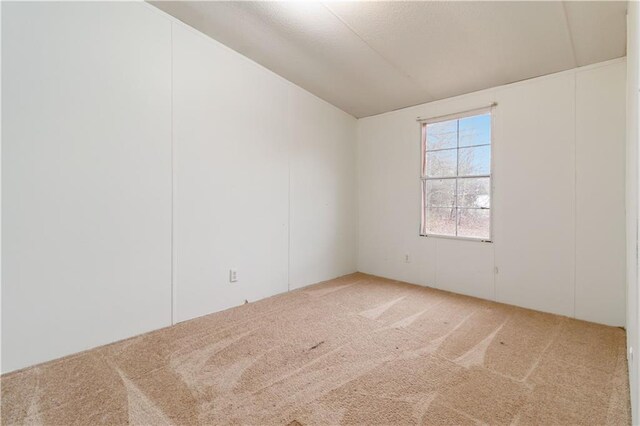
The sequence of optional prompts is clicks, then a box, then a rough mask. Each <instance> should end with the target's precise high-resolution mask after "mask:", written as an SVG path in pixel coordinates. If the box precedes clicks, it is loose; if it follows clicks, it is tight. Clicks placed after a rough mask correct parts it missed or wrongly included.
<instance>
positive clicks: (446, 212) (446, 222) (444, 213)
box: [425, 207, 456, 235]
mask: <svg viewBox="0 0 640 426" xmlns="http://www.w3.org/2000/svg"><path fill="white" fill-rule="evenodd" d="M425 231H426V233H427V234H438V235H456V209H455V208H437V207H436V208H428V209H427V226H426V227H425Z"/></svg>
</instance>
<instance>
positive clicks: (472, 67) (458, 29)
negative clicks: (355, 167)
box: [151, 1, 627, 117]
mask: <svg viewBox="0 0 640 426" xmlns="http://www.w3.org/2000/svg"><path fill="white" fill-rule="evenodd" d="M151 3H152V4H154V5H155V6H157V7H158V8H160V9H162V10H164V11H165V12H167V13H169V14H171V15H173V16H175V17H176V18H178V19H180V20H181V21H183V22H185V23H187V24H189V25H191V26H192V27H194V28H196V29H198V30H200V31H201V32H203V33H205V34H207V35H209V36H211V37H212V38H214V39H216V40H218V41H220V42H221V43H223V44H225V45H227V46H229V47H231V48H232V49H234V50H236V51H238V52H240V53H241V54H243V55H245V56H247V57H249V58H251V59H253V60H254V61H256V62H258V63H259V64H261V65H263V66H265V67H266V68H269V69H271V70H272V71H274V72H275V73H277V74H280V75H281V76H283V77H284V78H286V79H288V80H290V81H292V82H294V83H295V84H297V85H299V86H301V87H303V88H305V89H306V90H308V91H310V92H311V93H314V94H315V95H317V96H319V97H320V98H322V99H325V100H326V101H328V102H330V103H332V104H334V105H336V106H337V107H339V108H341V109H343V110H344V111H346V112H348V113H350V114H352V115H353V116H355V117H365V116H369V115H374V114H378V113H382V112H386V111H391V110H394V109H398V108H402V107H406V106H410V105H415V104H419V103H424V102H429V101H433V100H437V99H443V98H448V97H451V96H455V95H460V94H463V93H469V92H473V91H476V90H480V89H485V88H489V87H494V86H498V85H502V84H507V83H512V82H515V81H519V80H524V79H528V78H532V77H537V76H541V75H545V74H549V73H553V72H557V71H562V70H566V69H570V68H574V67H578V66H583V65H588V64H592V63H595V62H600V61H605V60H608V59H613V58H618V57H621V56H624V55H625V49H626V47H625V46H626V41H625V40H626V16H625V11H626V6H627V5H626V2H618V1H602V2H599V1H598V2H559V1H557V2H516V1H514V2H402V1H392V2H333V1H331V2H313V1H298V2H201V1H159V2H151Z"/></svg>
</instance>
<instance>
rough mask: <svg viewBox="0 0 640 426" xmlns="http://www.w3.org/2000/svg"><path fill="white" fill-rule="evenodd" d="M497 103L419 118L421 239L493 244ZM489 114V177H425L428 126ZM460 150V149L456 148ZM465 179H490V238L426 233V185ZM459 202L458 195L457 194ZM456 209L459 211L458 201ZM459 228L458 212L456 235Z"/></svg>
mask: <svg viewBox="0 0 640 426" xmlns="http://www.w3.org/2000/svg"><path fill="white" fill-rule="evenodd" d="M496 106H497V104H496V103H493V104H491V105H489V106H487V107H481V108H475V109H471V110H467V111H462V112H458V113H454V114H448V115H442V116H438V117H431V118H418V120H417V121H418V123H419V125H420V194H421V196H420V198H421V201H420V232H419V235H420V236H421V237H430V238H447V239H453V240H466V241H478V242H483V243H492V242H493V218H494V214H493V213H494V212H493V210H494V203H493V200H494V198H493V194H494V179H495V176H494V173H493V162H494V150H495V132H494V128H495V125H494V123H495V107H496ZM486 113H489V114H490V116H491V142H490V146H491V159H490V161H489V174H488V175H478V176H475V175H474V176H464V177H462V178H460V177H459V176H458V175H456V176H452V177H445V178H443V177H427V176H425V165H426V164H425V162H426V159H427V156H426V150H427V144H426V136H427V124H433V123H440V122H443V121H450V120H456V119H461V118H466V117H472V116H475V115H482V114H486ZM456 149H459V147H456ZM463 178H467V179H468V178H489V200H490V201H489V203H490V207H489V208H488V210H489V238H488V239H487V238H480V237H460V236H458V235H443V234H432V233H427V232H426V226H427V217H426V214H427V213H426V210H427V206H426V200H425V187H426V183H427V181H429V180H442V179H463ZM456 200H457V194H456ZM456 209H457V201H456ZM457 228H458V215H457V212H456V234H457Z"/></svg>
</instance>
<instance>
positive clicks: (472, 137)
mask: <svg viewBox="0 0 640 426" xmlns="http://www.w3.org/2000/svg"><path fill="white" fill-rule="evenodd" d="M459 132H460V145H459V146H461V147H463V146H473V145H484V144H489V143H491V114H489V113H487V114H483V115H476V116H473V117H467V118H461V119H460V130H459Z"/></svg>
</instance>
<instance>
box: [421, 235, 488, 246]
mask: <svg viewBox="0 0 640 426" xmlns="http://www.w3.org/2000/svg"><path fill="white" fill-rule="evenodd" d="M420 236H421V237H429V238H443V239H446V240H459V241H475V242H477V243H490V244H493V241H492V240H485V239H484V238H475V237H456V236H453V235H438V234H420Z"/></svg>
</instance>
